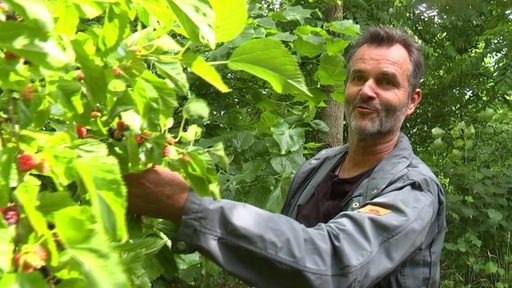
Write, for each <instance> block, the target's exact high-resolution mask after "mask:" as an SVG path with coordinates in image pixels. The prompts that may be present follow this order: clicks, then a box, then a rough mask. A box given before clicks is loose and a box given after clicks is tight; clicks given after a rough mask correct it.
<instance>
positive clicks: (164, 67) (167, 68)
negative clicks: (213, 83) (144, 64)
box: [154, 60, 189, 94]
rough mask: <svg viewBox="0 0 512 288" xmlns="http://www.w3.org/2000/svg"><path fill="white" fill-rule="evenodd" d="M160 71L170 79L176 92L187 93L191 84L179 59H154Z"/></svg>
mask: <svg viewBox="0 0 512 288" xmlns="http://www.w3.org/2000/svg"><path fill="white" fill-rule="evenodd" d="M154 63H155V66H156V67H157V68H158V72H160V74H162V75H163V76H164V77H165V78H167V79H169V80H170V81H171V82H172V84H173V85H174V87H175V89H176V92H177V93H180V94H187V93H188V90H189V84H188V80H187V75H186V74H185V73H184V72H183V67H182V66H181V64H180V62H178V61H167V62H165V61H158V60H156V61H154Z"/></svg>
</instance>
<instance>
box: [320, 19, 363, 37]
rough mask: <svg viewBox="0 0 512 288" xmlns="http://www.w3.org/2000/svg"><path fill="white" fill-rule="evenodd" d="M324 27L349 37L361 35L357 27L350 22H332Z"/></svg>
mask: <svg viewBox="0 0 512 288" xmlns="http://www.w3.org/2000/svg"><path fill="white" fill-rule="evenodd" d="M325 27H326V29H329V30H331V31H333V32H337V33H341V34H345V35H349V36H357V35H359V34H360V33H361V29H360V27H359V25H357V24H355V23H354V21H352V20H341V21H334V22H331V23H328V24H327V25H325Z"/></svg>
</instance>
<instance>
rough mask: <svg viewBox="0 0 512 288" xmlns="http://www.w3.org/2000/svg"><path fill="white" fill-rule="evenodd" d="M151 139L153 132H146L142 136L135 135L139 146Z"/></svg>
mask: <svg viewBox="0 0 512 288" xmlns="http://www.w3.org/2000/svg"><path fill="white" fill-rule="evenodd" d="M149 138H151V132H148V131H144V132H142V133H140V134H137V135H135V141H137V144H139V145H140V144H142V142H144V140H146V139H149Z"/></svg>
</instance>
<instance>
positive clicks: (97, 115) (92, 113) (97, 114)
mask: <svg viewBox="0 0 512 288" xmlns="http://www.w3.org/2000/svg"><path fill="white" fill-rule="evenodd" d="M100 116H101V113H100V112H98V111H92V112H91V118H99V117H100Z"/></svg>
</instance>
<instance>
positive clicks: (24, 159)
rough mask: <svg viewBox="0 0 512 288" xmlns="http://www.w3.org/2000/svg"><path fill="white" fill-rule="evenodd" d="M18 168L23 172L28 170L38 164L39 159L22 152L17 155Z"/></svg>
mask: <svg viewBox="0 0 512 288" xmlns="http://www.w3.org/2000/svg"><path fill="white" fill-rule="evenodd" d="M16 160H17V163H18V169H19V170H20V171H21V172H28V171H30V170H32V169H34V168H35V167H36V165H37V160H36V159H34V157H32V155H30V154H28V153H21V154H18V156H17V159H16Z"/></svg>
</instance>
